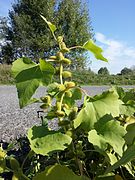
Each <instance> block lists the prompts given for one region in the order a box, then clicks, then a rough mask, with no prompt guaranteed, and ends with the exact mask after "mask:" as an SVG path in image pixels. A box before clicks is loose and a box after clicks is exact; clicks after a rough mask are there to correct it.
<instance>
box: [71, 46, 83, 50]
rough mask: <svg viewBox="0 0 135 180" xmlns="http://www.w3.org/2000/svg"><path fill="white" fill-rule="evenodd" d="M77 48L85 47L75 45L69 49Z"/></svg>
mask: <svg viewBox="0 0 135 180" xmlns="http://www.w3.org/2000/svg"><path fill="white" fill-rule="evenodd" d="M76 48H81V49H83V47H82V46H73V47H70V48H69V50H71V49H76Z"/></svg>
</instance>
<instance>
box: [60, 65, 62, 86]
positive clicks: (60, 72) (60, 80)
mask: <svg viewBox="0 0 135 180" xmlns="http://www.w3.org/2000/svg"><path fill="white" fill-rule="evenodd" d="M62 72H63V65H62V63H61V64H60V83H61V84H63V79H62Z"/></svg>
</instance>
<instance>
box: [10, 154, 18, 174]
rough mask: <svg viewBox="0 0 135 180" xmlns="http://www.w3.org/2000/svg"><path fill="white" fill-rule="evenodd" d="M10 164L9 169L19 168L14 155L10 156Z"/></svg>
mask: <svg viewBox="0 0 135 180" xmlns="http://www.w3.org/2000/svg"><path fill="white" fill-rule="evenodd" d="M10 166H11V169H12V170H14V171H15V170H18V169H19V168H20V164H19V162H18V161H17V160H16V159H15V158H14V157H11V158H10Z"/></svg>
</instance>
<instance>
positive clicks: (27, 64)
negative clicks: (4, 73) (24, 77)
mask: <svg viewBox="0 0 135 180" xmlns="http://www.w3.org/2000/svg"><path fill="white" fill-rule="evenodd" d="M35 65H36V64H35V63H34V62H33V61H32V60H31V59H29V58H27V57H22V58H19V59H17V60H16V61H14V62H13V64H12V69H11V70H12V74H13V75H14V77H16V76H17V75H18V73H20V72H21V71H23V70H25V69H28V68H31V67H34V66H35Z"/></svg>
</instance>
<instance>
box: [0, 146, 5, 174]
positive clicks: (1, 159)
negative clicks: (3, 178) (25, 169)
mask: <svg viewBox="0 0 135 180" xmlns="http://www.w3.org/2000/svg"><path fill="white" fill-rule="evenodd" d="M5 157H6V153H5V152H4V150H3V149H2V148H1V147H0V173H3V172H4V171H5V169H6V160H5Z"/></svg>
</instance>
